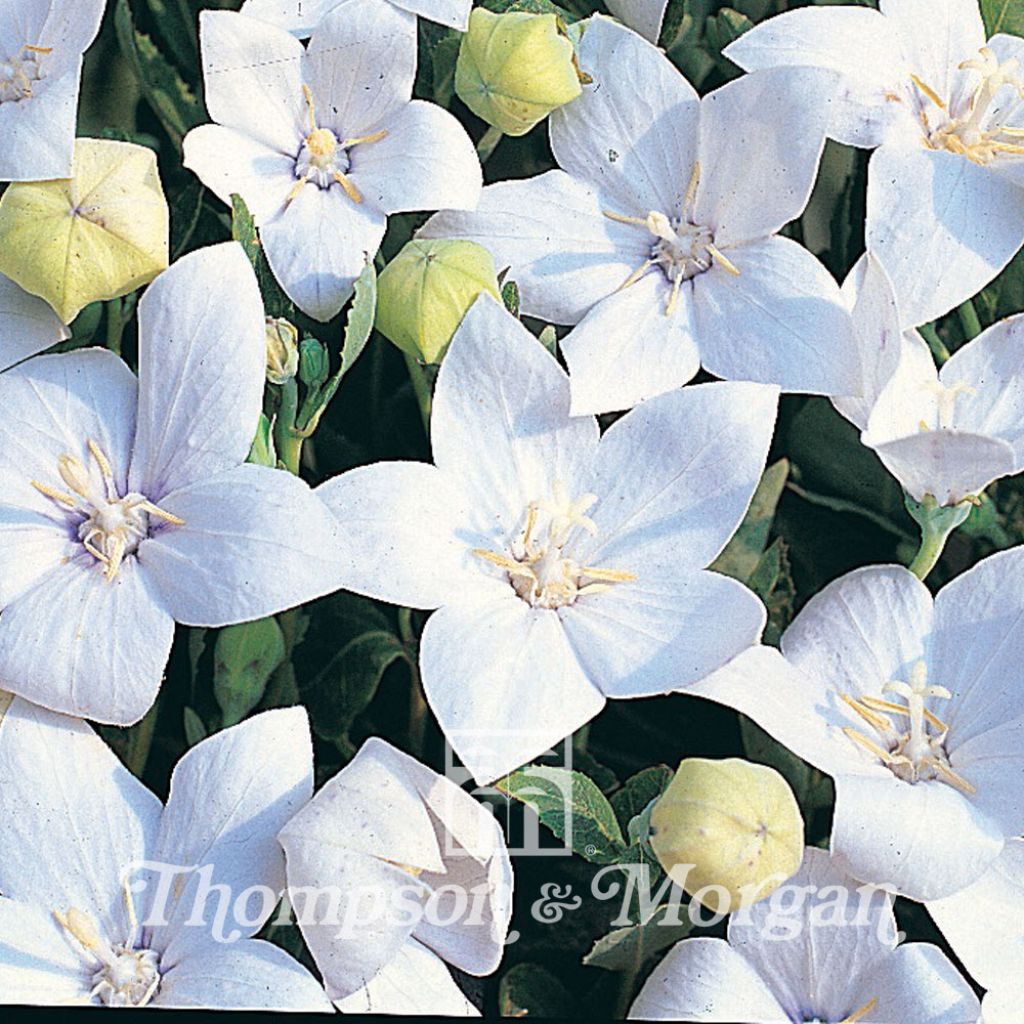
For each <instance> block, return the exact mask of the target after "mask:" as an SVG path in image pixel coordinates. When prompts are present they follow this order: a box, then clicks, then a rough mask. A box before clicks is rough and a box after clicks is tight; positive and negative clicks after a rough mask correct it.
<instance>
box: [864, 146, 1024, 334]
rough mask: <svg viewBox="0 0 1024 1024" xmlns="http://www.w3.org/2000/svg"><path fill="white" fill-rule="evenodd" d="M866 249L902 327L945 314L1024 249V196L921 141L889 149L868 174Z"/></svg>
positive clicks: (986, 170)
mask: <svg viewBox="0 0 1024 1024" xmlns="http://www.w3.org/2000/svg"><path fill="white" fill-rule="evenodd" d="M866 232H867V245H868V249H869V250H870V251H872V252H873V253H874V254H875V256H876V257H877V258H878V260H879V262H881V264H882V265H883V266H884V267H885V269H886V271H887V272H888V274H889V277H890V278H891V279H892V284H893V288H894V289H895V292H896V298H897V301H898V302H899V306H900V314H901V316H902V318H903V323H904V326H906V327H914V326H916V325H918V324H923V323H926V322H928V321H929V320H934V319H936V317H940V316H942V315H943V314H944V313H948V312H949V311H950V310H951V309H953V308H954V307H955V306H958V305H960V303H961V302H963V301H965V300H966V299H969V298H970V297H971V296H972V295H975V294H977V293H978V292H979V291H981V289H982V288H984V287H985V286H986V285H987V284H989V283H990V282H991V281H992V280H993V279H994V278H995V277H996V276H997V275H998V274H999V273H1000V271H1002V270H1003V268H1004V267H1005V266H1006V265H1007V263H1009V262H1010V260H1011V259H1012V258H1013V255H1014V253H1016V252H1017V250H1018V249H1020V247H1021V243H1022V242H1024V189H1021V188H1018V187H1017V186H1016V185H1014V184H1013V183H1011V182H1010V181H1008V180H1006V179H1005V178H1003V177H1001V176H1000V175H999V174H995V173H993V172H992V169H991V168H990V167H982V166H979V165H977V164H974V163H972V162H971V161H970V160H967V159H966V158H965V157H962V156H959V155H957V154H955V153H949V152H946V151H945V150H941V151H939V150H930V149H927V148H925V147H924V146H922V145H921V144H920V142H919V141H915V142H914V143H908V144H907V145H902V144H900V145H894V144H891V143H887V144H885V145H883V146H881V147H879V149H877V150H876V151H875V153H874V154H873V155H872V157H871V163H870V165H869V168H868V199H867V224H866Z"/></svg>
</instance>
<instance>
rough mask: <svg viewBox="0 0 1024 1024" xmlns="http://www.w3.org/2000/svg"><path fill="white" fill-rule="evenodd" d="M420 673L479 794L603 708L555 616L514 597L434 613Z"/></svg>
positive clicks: (422, 648) (510, 593)
mask: <svg viewBox="0 0 1024 1024" xmlns="http://www.w3.org/2000/svg"><path fill="white" fill-rule="evenodd" d="M420 670H421V672H422V675H423V689H424V692H425V693H426V696H427V702H428V703H429V704H430V707H431V709H432V710H433V712H434V715H435V716H436V718H437V720H438V723H439V725H440V726H441V730H442V731H443V732H444V734H445V736H446V738H447V739H448V742H449V743H451V745H452V747H453V748H454V750H455V752H456V753H457V754H458V755H459V757H460V758H461V759H462V762H463V764H465V766H466V767H467V768H468V769H469V771H470V772H471V773H472V775H473V777H474V779H476V781H477V782H478V783H480V784H481V785H484V784H486V783H489V782H492V781H493V780H494V779H497V778H499V777H500V776H502V775H505V774H506V773H508V772H510V771H512V770H513V769H515V768H518V767H519V766H520V765H523V764H525V763H526V762H527V761H529V760H531V759H533V758H536V757H538V756H540V755H541V754H543V753H545V752H546V751H547V750H548V749H549V748H550V747H552V746H553V745H554V744H556V743H558V742H559V741H560V740H562V739H564V738H565V737H566V736H568V735H570V733H572V732H574V731H575V730H576V729H578V728H579V727H580V726H581V725H583V724H584V723H586V722H589V721H590V719H591V718H593V717H594V716H595V715H596V714H597V713H598V712H599V711H600V710H601V708H602V707H603V706H604V697H603V696H602V695H601V693H600V692H599V691H598V690H597V688H596V687H595V686H594V685H593V684H592V683H591V682H590V680H589V679H588V678H587V676H586V674H585V672H584V670H583V669H582V667H581V666H580V664H579V661H578V660H577V658H576V655H575V653H574V652H573V651H572V649H571V647H570V646H569V643H568V641H567V639H566V636H565V632H564V630H563V628H562V624H561V622H560V621H559V617H558V615H557V614H556V613H555V612H554V611H550V610H545V609H536V608H531V607H530V606H529V605H528V604H527V603H526V602H525V601H521V600H519V599H518V598H517V597H516V596H515V594H514V592H513V591H512V589H511V588H509V591H508V597H507V598H501V599H497V600H492V601H489V602H487V603H486V604H481V603H475V604H473V605H470V604H458V605H446V606H445V607H443V608H441V609H440V610H439V611H437V612H435V613H434V614H433V615H432V616H431V617H430V619H429V620H428V621H427V625H426V628H425V629H424V630H423V637H422V639H421V642H420Z"/></svg>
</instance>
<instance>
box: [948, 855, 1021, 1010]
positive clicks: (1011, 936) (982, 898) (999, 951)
mask: <svg viewBox="0 0 1024 1024" xmlns="http://www.w3.org/2000/svg"><path fill="white" fill-rule="evenodd" d="M928 913H929V914H931V915H932V917H933V918H934V920H935V923H936V924H937V925H938V926H939V929H940V931H941V932H942V934H943V935H944V936H945V938H946V941H947V942H948V943H949V944H950V946H952V947H953V952H954V953H956V955H957V958H958V959H959V960H960V961H961V962H962V963H963V965H964V966H965V967H966V968H967V970H968V971H970V972H971V976H972V977H973V978H974V980H975V981H977V982H978V984H979V985H983V986H984V987H985V988H989V989H1001V988H1005V987H1009V986H1011V985H1012V984H1013V982H1014V981H1015V980H1016V979H1017V978H1019V976H1020V965H1021V962H1022V961H1024V839H1011V840H1010V842H1008V843H1007V844H1006V848H1005V849H1004V850H1003V853H1002V856H1000V858H999V859H998V860H997V861H996V862H995V863H994V864H993V865H992V867H990V868H989V869H988V871H986V872H985V874H983V875H982V876H981V878H979V879H978V881H976V882H975V883H974V884H973V885H969V886H968V887H967V888H966V889H962V890H961V891H960V892H958V893H954V894H953V895H952V896H947V897H946V898H945V899H941V900H932V901H931V902H930V903H929V904H928ZM986 1009H987V1003H986ZM985 1020H986V1024H988V1018H987V1017H986V1018H985Z"/></svg>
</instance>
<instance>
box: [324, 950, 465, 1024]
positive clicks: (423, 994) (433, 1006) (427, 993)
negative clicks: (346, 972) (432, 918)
mask: <svg viewBox="0 0 1024 1024" xmlns="http://www.w3.org/2000/svg"><path fill="white" fill-rule="evenodd" d="M334 1005H335V1006H336V1007H337V1008H338V1009H339V1010H341V1012H342V1013H373V1014H378V1013H384V1014H389V1015H401V1016H415V1017H418V1016H426V1015H430V1016H441V1017H479V1016H480V1011H479V1010H478V1009H477V1008H476V1007H475V1006H474V1005H473V1004H472V1003H471V1002H470V1001H469V1000H468V999H467V998H466V997H465V995H464V994H463V992H462V989H460V988H459V986H458V985H456V984H455V981H454V980H453V979H452V976H451V974H450V973H449V971H448V968H447V967H445V965H444V961H443V960H442V959H441V958H440V957H438V956H435V955H434V954H433V953H431V952H430V950H429V949H427V948H426V946H424V945H422V944H421V943H419V942H417V941H416V940H415V939H410V940H409V941H408V942H406V943H405V945H404V946H402V948H401V949H400V950H399V951H398V954H397V955H396V956H395V957H394V959H392V960H391V961H390V962H389V963H388V964H386V965H385V966H384V967H383V968H382V969H381V970H380V971H378V973H377V974H376V975H374V977H373V978H371V979H370V981H369V982H368V983H367V984H366V985H365V986H364V987H363V988H361V989H359V990H358V991H357V992H353V993H352V995H350V996H348V997H347V998H345V999H339V1000H337V1001H336V1002H335V1004H334Z"/></svg>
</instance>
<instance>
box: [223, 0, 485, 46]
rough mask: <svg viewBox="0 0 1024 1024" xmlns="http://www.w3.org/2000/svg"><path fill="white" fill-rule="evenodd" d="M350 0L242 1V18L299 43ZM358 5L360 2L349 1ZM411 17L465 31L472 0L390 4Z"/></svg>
mask: <svg viewBox="0 0 1024 1024" xmlns="http://www.w3.org/2000/svg"><path fill="white" fill-rule="evenodd" d="M347 2H349V0H245V3H244V4H242V14H247V15H249V16H250V17H253V18H260V19H261V20H262V21H269V22H270V23H271V24H272V25H277V26H278V27H279V28H283V29H285V30H286V31H288V32H291V34H292V35H294V36H297V37H298V38H299V39H305V38H307V37H308V36H311V35H312V34H313V33H314V32H315V31H316V28H317V26H318V25H319V24H320V22H322V21H323V20H324V18H325V17H327V15H328V14H330V12H331V11H333V10H334V9H335V8H336V7H338V6H340V5H341V4H342V3H347ZM352 2H355V3H358V2H359V0H352ZM391 2H392V3H393V4H394V5H395V6H396V7H399V8H401V9H402V10H403V11H408V12H409V13H410V14H415V15H418V16H419V17H421V18H426V19H427V21H436V22H438V23H440V24H441V25H447V26H448V27H449V28H457V29H458V30H459V31H460V32H465V31H466V26H467V25H468V24H469V9H470V7H472V5H473V0H391Z"/></svg>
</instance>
